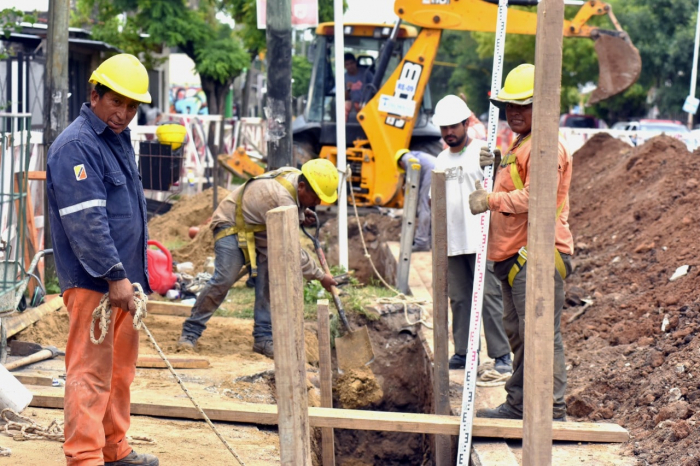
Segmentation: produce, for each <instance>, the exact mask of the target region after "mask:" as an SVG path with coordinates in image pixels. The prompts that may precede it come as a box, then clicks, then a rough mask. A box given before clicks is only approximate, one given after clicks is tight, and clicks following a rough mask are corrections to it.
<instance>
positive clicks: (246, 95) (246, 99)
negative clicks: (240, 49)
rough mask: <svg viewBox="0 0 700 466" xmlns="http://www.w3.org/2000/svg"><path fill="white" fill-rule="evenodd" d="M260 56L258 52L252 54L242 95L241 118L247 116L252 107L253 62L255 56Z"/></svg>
mask: <svg viewBox="0 0 700 466" xmlns="http://www.w3.org/2000/svg"><path fill="white" fill-rule="evenodd" d="M257 56H258V53H257V52H255V53H252V52H251V54H250V57H251V58H250V66H249V67H248V70H247V71H246V73H245V84H244V85H243V95H242V96H241V111H240V114H239V116H240V117H241V118H246V117H248V116H249V114H248V109H249V108H250V88H251V87H252V86H253V75H254V74H255V73H253V63H255V57H257Z"/></svg>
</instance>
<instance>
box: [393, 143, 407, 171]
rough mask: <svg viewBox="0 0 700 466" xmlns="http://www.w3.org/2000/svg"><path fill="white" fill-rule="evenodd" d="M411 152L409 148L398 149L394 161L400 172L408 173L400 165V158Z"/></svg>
mask: <svg viewBox="0 0 700 466" xmlns="http://www.w3.org/2000/svg"><path fill="white" fill-rule="evenodd" d="M409 152H411V151H410V150H408V149H399V150H397V151H396V155H395V156H394V163H395V164H396V168H398V169H399V173H406V170H404V169H403V168H401V165H399V160H401V157H403V156H404V154H408V153H409Z"/></svg>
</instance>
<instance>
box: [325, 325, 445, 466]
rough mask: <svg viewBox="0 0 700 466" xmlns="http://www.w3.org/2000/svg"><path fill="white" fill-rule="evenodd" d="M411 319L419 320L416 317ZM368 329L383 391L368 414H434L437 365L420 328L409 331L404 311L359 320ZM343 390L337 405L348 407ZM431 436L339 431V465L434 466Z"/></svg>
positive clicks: (376, 374) (376, 373) (370, 405)
mask: <svg viewBox="0 0 700 466" xmlns="http://www.w3.org/2000/svg"><path fill="white" fill-rule="evenodd" d="M411 318H415V316H412V317H411ZM353 323H354V324H355V325H356V326H357V325H367V327H368V329H369V332H370V339H371V340H372V346H373V348H374V353H375V359H374V362H373V363H372V364H371V365H370V368H371V369H372V372H373V373H374V376H375V378H376V380H377V382H378V383H379V385H380V386H381V389H382V393H383V396H382V397H381V399H380V400H379V401H376V402H374V403H371V404H369V405H367V406H365V407H364V408H362V409H366V410H371V411H389V412H401V413H430V412H431V407H432V375H431V369H430V368H431V363H430V360H429V358H428V356H427V352H426V351H425V349H424V346H423V342H422V341H421V339H420V337H419V335H418V334H417V333H416V332H417V331H418V328H417V327H415V326H409V327H407V323H406V320H405V317H404V314H403V312H399V313H395V314H385V315H383V316H382V317H381V318H380V319H379V320H377V321H368V320H367V319H365V318H364V317H358V318H356V319H354V322H353ZM339 391H340V390H339V387H337V386H336V387H335V389H334V398H335V399H334V406H335V407H342V406H341V403H340V400H339V399H338V395H337V394H338V392H339ZM431 437H432V436H429V435H425V434H408V433H402V432H380V431H365V430H346V429H335V452H336V462H337V464H338V465H347V466H369V465H407V464H410V465H432V464H434V463H433V448H432V444H433V440H432V438H431Z"/></svg>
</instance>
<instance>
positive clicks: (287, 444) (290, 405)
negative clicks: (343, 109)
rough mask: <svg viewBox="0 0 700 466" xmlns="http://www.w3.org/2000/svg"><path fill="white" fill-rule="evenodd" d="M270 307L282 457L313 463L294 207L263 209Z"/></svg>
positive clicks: (295, 463) (291, 464) (292, 465)
mask: <svg viewBox="0 0 700 466" xmlns="http://www.w3.org/2000/svg"><path fill="white" fill-rule="evenodd" d="M266 223H267V234H268V238H269V241H268V247H269V249H270V251H269V253H268V256H267V257H268V260H269V261H270V264H269V276H270V308H271V311H272V312H271V313H272V334H273V335H274V339H275V385H276V386H277V405H278V413H279V414H278V416H279V420H278V424H279V437H280V461H281V463H282V465H288V466H303V465H311V441H310V438H309V413H308V409H309V406H308V405H309V402H308V395H307V392H306V353H305V351H304V291H303V281H302V275H301V249H300V248H301V246H300V244H299V214H298V211H297V208H296V206H285V207H277V208H276V209H272V210H271V211H269V212H268V213H267V222H266Z"/></svg>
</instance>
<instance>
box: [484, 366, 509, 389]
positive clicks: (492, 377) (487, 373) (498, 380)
mask: <svg viewBox="0 0 700 466" xmlns="http://www.w3.org/2000/svg"><path fill="white" fill-rule="evenodd" d="M477 375H478V377H477V380H476V385H477V387H500V386H501V385H505V384H506V382H507V381H508V379H510V376H511V375H512V373H511V372H506V373H505V374H501V373H500V372H498V371H497V370H496V369H495V368H494V363H493V361H489V362H485V363H484V364H482V365H481V366H479V369H478V371H477Z"/></svg>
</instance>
